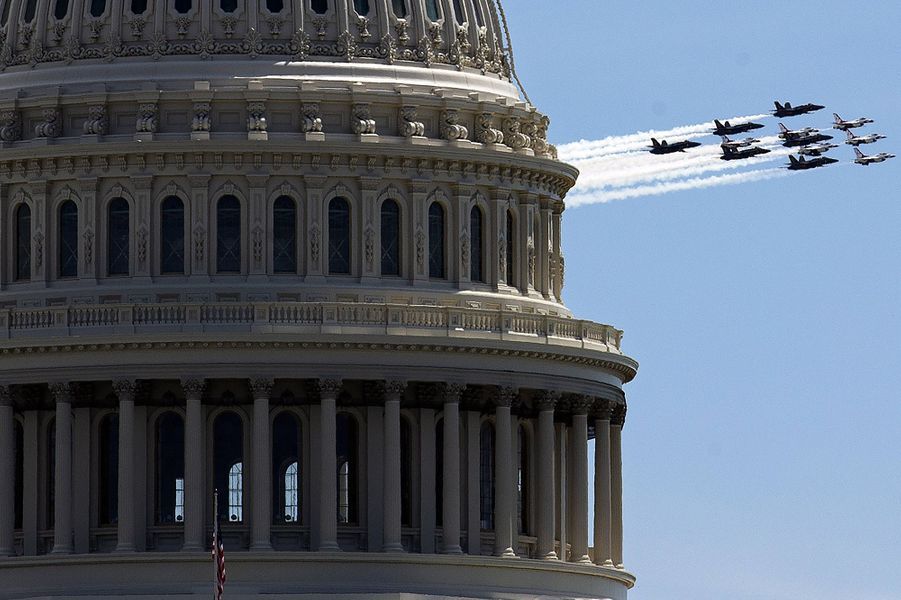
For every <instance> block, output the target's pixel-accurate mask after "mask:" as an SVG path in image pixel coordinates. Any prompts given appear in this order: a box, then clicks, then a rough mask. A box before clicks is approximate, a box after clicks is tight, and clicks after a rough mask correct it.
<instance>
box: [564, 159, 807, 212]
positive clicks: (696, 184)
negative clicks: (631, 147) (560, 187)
mask: <svg viewBox="0 0 901 600" xmlns="http://www.w3.org/2000/svg"><path fill="white" fill-rule="evenodd" d="M791 173H792V172H791V171H786V170H784V169H778V168H771V169H758V170H756V171H746V172H743V173H730V174H728V175H712V176H710V177H693V178H690V179H683V180H681V181H671V182H666V183H657V184H654V185H642V186H635V187H625V188H617V189H612V190H606V191H599V192H594V193H591V192H588V193H584V192H583V193H578V194H575V195H571V196H568V197H567V199H566V203H567V205H568V206H570V207H576V206H587V205H589V204H602V203H606V202H613V201H614V200H625V199H628V198H638V197H641V196H659V195H662V194H669V193H672V192H678V191H683V190H695V189H701V188H710V187H718V186H722V185H736V184H740V183H749V182H752V181H763V180H766V179H774V178H776V177H785V176H787V175H790V174H791Z"/></svg>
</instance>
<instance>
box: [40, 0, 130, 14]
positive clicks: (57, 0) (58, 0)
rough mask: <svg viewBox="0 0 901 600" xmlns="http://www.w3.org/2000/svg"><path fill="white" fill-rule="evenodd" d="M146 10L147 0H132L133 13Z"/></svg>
mask: <svg viewBox="0 0 901 600" xmlns="http://www.w3.org/2000/svg"><path fill="white" fill-rule="evenodd" d="M57 1H59V0H57ZM66 1H68V0H66ZM145 12H147V0H131V14H133V15H143V14H144V13H145Z"/></svg>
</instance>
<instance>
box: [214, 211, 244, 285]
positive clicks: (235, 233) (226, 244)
mask: <svg viewBox="0 0 901 600" xmlns="http://www.w3.org/2000/svg"><path fill="white" fill-rule="evenodd" d="M216 271H217V272H218V273H240V272H241V202H240V201H239V200H238V199H237V198H235V197H234V196H223V197H222V198H220V199H219V204H218V205H217V208H216Z"/></svg>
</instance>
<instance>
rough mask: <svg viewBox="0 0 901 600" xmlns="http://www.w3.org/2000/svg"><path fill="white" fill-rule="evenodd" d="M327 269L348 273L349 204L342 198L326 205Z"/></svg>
mask: <svg viewBox="0 0 901 600" xmlns="http://www.w3.org/2000/svg"><path fill="white" fill-rule="evenodd" d="M328 271H329V273H332V274H338V275H349V274H350V204H348V202H347V200H345V199H344V198H334V199H332V201H331V202H329V205H328Z"/></svg>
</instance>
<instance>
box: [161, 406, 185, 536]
mask: <svg viewBox="0 0 901 600" xmlns="http://www.w3.org/2000/svg"><path fill="white" fill-rule="evenodd" d="M184 520H185V422H184V420H183V419H182V418H181V415H179V414H178V413H175V412H172V411H167V412H164V413H163V414H161V415H160V416H159V418H158V419H157V420H156V523H157V524H158V525H171V524H173V523H183V522H184Z"/></svg>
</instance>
